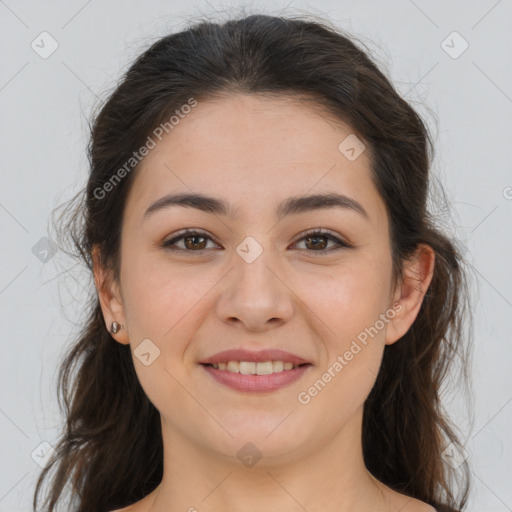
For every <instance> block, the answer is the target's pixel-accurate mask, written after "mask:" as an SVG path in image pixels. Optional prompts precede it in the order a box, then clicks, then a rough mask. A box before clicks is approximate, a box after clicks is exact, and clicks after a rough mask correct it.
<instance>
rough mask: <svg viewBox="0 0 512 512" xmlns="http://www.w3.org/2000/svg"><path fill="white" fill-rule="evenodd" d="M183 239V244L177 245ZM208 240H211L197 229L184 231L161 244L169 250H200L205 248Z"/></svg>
mask: <svg viewBox="0 0 512 512" xmlns="http://www.w3.org/2000/svg"><path fill="white" fill-rule="evenodd" d="M182 240H183V246H182V247H179V246H178V245H177V243H178V242H181V241H182ZM208 240H211V238H210V237H209V236H207V235H206V234H205V233H201V232H199V231H184V232H182V233H181V234H180V235H179V236H176V237H174V238H172V239H171V240H167V241H166V242H164V243H163V244H162V246H163V247H164V248H165V249H166V250H169V251H182V252H183V251H185V252H202V251H204V250H206V249H207V243H208Z"/></svg>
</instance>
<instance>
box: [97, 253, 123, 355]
mask: <svg viewBox="0 0 512 512" xmlns="http://www.w3.org/2000/svg"><path fill="white" fill-rule="evenodd" d="M91 256H92V261H93V272H94V282H95V284H96V291H97V292H98V298H99V301H100V306H101V311H102V312H103V318H104V319H105V324H106V328H107V331H108V332H109V333H110V336H112V337H113V338H114V339H115V340H116V341H118V342H119V343H121V344H123V345H128V344H129V343H130V339H129V337H128V331H127V329H126V318H125V312H124V306H123V303H122V300H121V298H120V297H121V292H120V288H119V285H118V283H117V282H116V281H115V279H114V278H113V275H112V271H111V270H109V269H106V268H105V266H104V265H103V263H102V261H101V258H100V251H99V247H98V246H97V245H95V246H94V247H93V249H92V251H91ZM114 320H115V321H116V322H117V323H118V324H121V329H119V330H118V331H117V333H116V334H113V333H112V332H110V327H111V325H112V322H113V321H114Z"/></svg>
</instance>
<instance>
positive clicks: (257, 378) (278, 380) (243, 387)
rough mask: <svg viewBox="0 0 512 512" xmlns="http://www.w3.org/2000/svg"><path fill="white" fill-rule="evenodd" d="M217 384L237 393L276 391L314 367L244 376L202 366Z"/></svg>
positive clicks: (308, 365)
mask: <svg viewBox="0 0 512 512" xmlns="http://www.w3.org/2000/svg"><path fill="white" fill-rule="evenodd" d="M201 366H202V367H203V368H204V369H205V370H206V371H207V372H208V373H209V374H210V375H211V376H212V377H213V378H214V379H215V380H216V381H217V382H220V383H221V384H224V385H226V386H229V387H230V388H232V389H235V390H237V391H248V392H251V393H258V392H260V393H261V392H266V391H275V390H277V389H280V388H283V387H285V386H288V385H289V384H291V383H292V382H295V381H296V380H298V379H300V378H301V377H302V376H303V375H304V373H305V372H307V371H308V369H309V368H310V367H311V366H312V365H311V364H305V365H303V366H298V367H297V368H293V369H292V370H284V371H282V372H278V373H270V374H268V375H244V374H242V373H234V372H230V371H228V370H219V369H217V368H214V367H213V366H208V365H205V364H202V365H201Z"/></svg>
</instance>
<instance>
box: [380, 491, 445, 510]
mask: <svg viewBox="0 0 512 512" xmlns="http://www.w3.org/2000/svg"><path fill="white" fill-rule="evenodd" d="M386 491H387V494H388V498H389V501H390V502H391V504H392V505H393V506H394V507H395V508H396V509H397V510H400V512H437V511H436V509H435V508H434V507H432V506H431V505H429V504H428V503H425V502H424V501H421V500H417V499H416V498H411V497H410V496H407V495H405V494H401V493H399V492H396V491H394V490H392V489H390V488H389V487H387V488H386Z"/></svg>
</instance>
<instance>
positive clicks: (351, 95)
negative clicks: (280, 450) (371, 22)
mask: <svg viewBox="0 0 512 512" xmlns="http://www.w3.org/2000/svg"><path fill="white" fill-rule="evenodd" d="M234 92H243V93H249V94H251V93H258V94H285V95H296V96H297V97H302V98H305V100H307V98H314V101H315V102H316V103H317V104H318V105H319V106H323V107H326V108H327V111H328V112H329V113H330V114H331V115H332V116H334V117H335V118H337V119H340V120H342V121H344V122H346V123H348V125H349V126H350V127H351V128H352V129H353V130H354V133H357V134H358V136H359V137H360V138H361V139H362V140H364V141H365V144H368V147H369V148H370V150H371V151H370V154H371V165H372V178H373V180H374V182H375V184H376V186H377V189H378V191H379V193H380V195H381V197H382V198H383V200H384V202H385V204H386V208H387V212H388V215H389V220H390V233H391V235H390V236H391V247H392V257H393V272H394V274H395V276H396V278H397V279H401V278H402V277H403V273H402V270H403V262H404V260H405V259H406V258H407V257H408V256H410V255H411V254H412V253H413V251H414V249H415V248H417V246H418V244H420V243H426V244H429V245H430V246H431V247H432V248H433V249H434V251H435V254H436V261H435V270H434V275H433V279H432V282H431V285H430V287H429V289H428V292H427V294H426V296H425V298H424V301H423V304H422V306H421V309H420V311H419V314H418V316H417V318H416V320H415V322H414V323H413V325H412V326H411V328H410V329H409V331H408V332H407V333H406V334H405V336H404V337H403V339H402V340H400V342H397V343H395V344H393V345H390V346H386V348H385V351H384V357H383V362H382V366H381V369H380V373H379V375H378V377H377V380H376V383H375V386H374V388H373V389H372V391H371V393H370V395H369V396H368V398H367V400H366V402H365V405H364V419H363V432H362V439H363V454H364V459H365V463H366V466H367V468H368V470H369V471H370V472H371V473H372V474H373V475H374V476H375V477H376V478H377V479H379V480H380V481H382V482H383V483H385V484H386V485H388V486H390V487H391V488H393V489H395V490H397V491H398V492H402V493H404V494H407V495H409V496H411V497H414V498H417V499H419V500H422V501H425V502H427V503H429V504H431V505H432V506H434V507H435V508H436V509H438V510H445V511H448V512H454V511H459V510H462V509H463V508H464V506H465V504H466V501H467V497H468V491H469V470H468V466H467V464H466V463H465V462H464V463H463V464H462V465H460V466H459V467H458V468H457V469H453V468H452V467H451V466H450V465H449V464H446V463H445V462H444V460H443V456H442V453H443V450H444V449H445V447H446V446H447V445H448V444H449V443H454V445H453V446H455V447H458V446H460V445H461V443H460V442H459V441H458V438H457V435H456V433H455V431H454V426H453V424H451V423H450V421H449V419H448V417H447V415H446V413H445V412H444V411H443V406H442V403H441V391H442V384H443V382H444V381H445V376H446V374H447V370H448V369H451V368H452V367H453V366H454V364H455V363H460V364H461V368H462V375H463V376H465V375H466V373H467V372H466V370H467V368H468V362H469V360H468V355H469V346H470V344H469V339H468V336H467V332H466V331H468V332H469V330H468V329H467V325H468V321H469V320H470V318H471V316H470V311H469V302H468V297H469V293H468V288H469V286H468V281H467V272H466V267H465V264H464V259H463V257H462V255H461V254H460V252H459V251H458V250H457V247H456V245H455V244H454V243H453V242H452V241H451V240H450V237H449V236H448V235H446V234H443V232H442V231H441V230H440V228H439V226H438V225H437V223H436V222H434V220H433V217H432V215H431V213H430V212H429V211H428V209H427V199H428V195H429V184H430V182H431V179H430V178H431V177H430V174H429V173H430V168H431V164H432V160H433V143H432V139H431V136H430V135H429V133H428V130H427V128H426V125H425V124H424V122H423V121H422V119H421V118H420V116H419V115H418V114H417V112H416V111H415V110H414V109H413V108H412V107H411V105H410V104H409V103H408V102H407V101H405V100H404V99H403V98H402V97H401V96H400V95H399V94H398V93H397V92H396V90H395V88H394V87H393V85H392V84H391V82H390V80H389V79H388V78H386V76H385V75H384V74H383V72H382V71H380V70H379V68H378V66H377V64H376V63H374V62H373V60H372V58H371V57H370V56H369V52H368V51H364V50H362V49H361V48H360V47H358V46H357V45H356V43H355V38H354V37H350V38H349V37H347V36H346V35H343V34H342V33H341V32H340V31H339V30H337V29H335V28H334V27H333V26H331V25H330V23H329V22H327V21H323V22H320V21H315V20H313V19H310V20H307V19H303V18H292V17H288V18H283V17H274V16H268V15H261V14H257V15H250V16H246V17H241V18H237V19H235V18H233V19H231V20H228V21H225V22H222V23H214V22H212V21H208V20H201V21H199V22H197V23H195V24H194V25H192V26H190V27H189V28H188V29H186V30H183V31H181V32H179V33H174V34H171V35H168V36H166V37H163V38H161V39H159V40H158V41H156V42H155V43H154V44H152V46H151V47H150V48H149V49H147V50H146V51H145V52H144V53H143V54H141V55H140V56H139V57H138V58H137V59H136V60H135V62H134V63H133V64H132V65H131V67H130V68H129V69H128V71H127V72H126V74H125V75H124V76H123V78H122V80H121V82H120V84H119V85H118V86H117V88H116V89H115V90H114V92H113V93H112V94H111V95H110V97H109V98H108V100H107V101H106V102H105V103H104V105H103V106H102V108H101V110H100V111H99V113H98V114H97V115H96V117H95V119H94V121H93V123H92V125H91V137H90V143H89V147H88V156H89V163H90V175H89V178H88V183H87V186H86V188H85V189H84V190H83V191H81V192H79V193H78V194H77V195H76V196H75V197H74V198H73V199H72V200H71V201H70V202H69V203H68V204H67V205H66V208H65V210H64V212H63V213H62V216H61V217H60V220H59V222H61V224H60V226H59V227H58V231H59V234H58V237H59V239H60V240H61V241H62V240H64V241H65V242H66V241H67V242H70V245H71V247H72V249H71V252H70V253H71V254H73V253H74V254H75V255H76V257H77V258H78V259H79V260H81V261H83V262H84V263H85V265H86V266H87V267H88V269H89V271H91V273H92V268H93V267H92V259H91V251H92V248H93V247H94V246H95V245H97V246H98V247H99V248H100V258H101V262H102V264H103V265H105V266H106V267H108V268H110V269H112V270H113V272H114V275H115V277H116V278H119V261H120V254H119V252H120V243H119V242H120V232H121V224H122V219H123V210H124V206H125V203H126V198H127V194H128V192H129V190H130V186H131V183H132V182H133V178H134V176H135V173H136V172H137V166H136V165H134V166H133V169H131V170H129V172H125V173H124V174H123V177H122V179H121V180H117V181H116V182H115V186H112V187H111V188H112V190H109V192H108V193H107V194H104V197H101V198H99V197H98V196H99V195H100V194H99V192H98V191H99V190H105V188H104V185H105V183H107V182H108V181H109V180H111V178H112V176H113V175H114V173H115V172H116V171H117V170H118V169H120V168H122V167H123V166H124V165H125V164H126V162H127V161H129V160H130V157H131V155H132V154H133V152H134V151H136V150H138V149H139V148H140V147H141V146H142V145H143V144H144V142H145V141H147V138H148V136H149V135H151V134H152V133H153V131H154V130H155V128H156V127H157V126H159V125H160V124H161V123H162V122H164V121H165V120H166V119H169V117H170V116H171V115H172V113H173V112H174V111H176V109H179V108H180V106H182V105H185V104H187V102H189V100H190V98H191V97H193V98H195V99H196V100H197V101H204V100H207V99H208V98H212V97H215V96H216V95H220V94H223V95H226V96H227V95H229V94H232V93H234ZM125 170H126V167H125ZM111 183H112V182H111ZM66 237H69V238H67V239H66V240H65V238H66ZM64 245H66V243H64ZM64 250H65V249H64ZM91 277H92V275H91ZM58 379H59V403H60V405H61V407H62V408H63V411H64V414H65V417H66V424H65V429H64V432H63V434H62V436H61V438H60V439H59V442H58V445H57V446H56V448H55V449H56V455H55V457H54V458H53V459H52V460H51V461H50V463H49V464H48V465H47V467H46V468H45V469H44V470H43V471H42V473H41V475H40V477H39V480H38V482H37V487H36V489H35V493H34V500H33V505H34V510H38V511H45V512H54V511H55V510H57V505H58V503H59V502H60V499H61V497H62V495H63V494H64V488H65V486H66V485H67V484H70V486H71V492H72V495H73V499H74V500H75V501H73V506H75V507H76V508H73V510H76V511H77V512H91V511H94V512H104V511H109V510H113V509H116V508H120V507H124V506H127V505H130V504H132V503H134V502H136V501H138V500H140V499H142V498H143V497H144V496H145V495H147V494H148V493H149V492H151V491H152V490H153V489H154V488H155V487H156V486H157V485H158V484H159V482H160V481H161V479H162V475H163V449H162V439H161V428H160V415H159V413H158V411H157V410H156V409H155V407H154V406H153V405H152V403H151V402H150V401H149V399H148V398H147V396H146V395H145V393H144V391H143V389H142V388H141V386H140V384H139V381H138V378H137V375H136V373H135V370H134V367H133V362H132V355H131V352H130V346H129V345H122V344H120V343H117V342H116V341H114V340H113V338H112V337H111V335H110V334H109V332H108V330H107V328H106V326H105V322H104V318H103V316H102V311H101V309H100V305H99V301H98V297H97V294H93V296H92V297H91V300H90V303H89V311H88V314H87V317H86V319H85V321H84V326H83V329H82V331H81V332H80V333H79V336H78V339H77V340H76V342H74V344H73V345H72V346H71V347H70V349H69V350H68V352H67V353H66V356H65V358H64V359H63V361H62V365H61V367H60V371H59V374H58ZM466 388H467V389H469V387H468V384H467V383H466ZM51 470H54V474H53V475H52V479H51V485H50V487H49V492H48V496H47V498H46V500H45V501H44V508H40V507H39V506H38V502H39V498H40V496H39V495H40V493H41V490H42V484H43V481H44V480H45V478H46V477H48V476H49V475H50V473H49V472H50V471H51ZM456 484H457V485H456ZM455 487H457V491H458V492H455ZM68 510H70V509H69V508H68Z"/></svg>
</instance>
